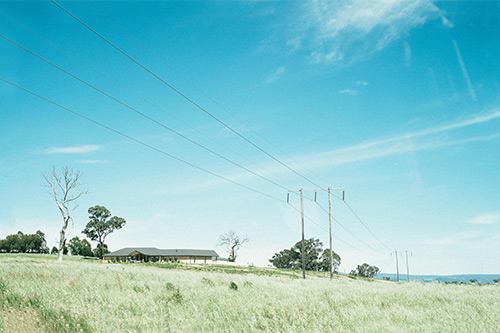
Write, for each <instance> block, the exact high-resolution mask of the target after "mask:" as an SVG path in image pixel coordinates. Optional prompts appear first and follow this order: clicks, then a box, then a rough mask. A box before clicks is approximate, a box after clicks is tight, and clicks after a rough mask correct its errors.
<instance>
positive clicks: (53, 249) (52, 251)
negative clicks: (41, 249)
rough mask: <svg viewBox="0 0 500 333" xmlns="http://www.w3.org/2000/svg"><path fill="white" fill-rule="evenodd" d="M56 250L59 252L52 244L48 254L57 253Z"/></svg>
mask: <svg viewBox="0 0 500 333" xmlns="http://www.w3.org/2000/svg"><path fill="white" fill-rule="evenodd" d="M57 252H59V250H58V249H57V247H55V246H53V247H52V250H50V254H57Z"/></svg>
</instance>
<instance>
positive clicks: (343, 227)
mask: <svg viewBox="0 0 500 333" xmlns="http://www.w3.org/2000/svg"><path fill="white" fill-rule="evenodd" d="M316 204H317V205H318V206H319V208H321V210H323V211H324V212H325V213H326V214H330V213H329V212H328V211H327V210H326V208H324V207H323V206H322V205H320V204H319V203H318V202H316ZM332 220H333V221H335V222H336V223H337V224H338V225H340V226H341V227H342V229H344V230H345V231H347V232H348V233H349V235H351V236H352V237H354V238H356V239H357V240H358V241H360V242H361V243H363V244H364V245H366V246H367V247H369V248H370V249H372V250H374V251H377V250H376V249H375V248H374V247H373V246H371V245H370V244H368V243H366V242H365V241H363V240H362V239H360V238H359V237H358V236H356V235H355V234H354V233H352V232H351V231H350V230H349V229H347V228H346V227H345V226H344V225H343V224H342V223H341V222H340V221H339V220H338V219H336V218H335V217H333V216H332Z"/></svg>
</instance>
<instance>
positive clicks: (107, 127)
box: [0, 77, 285, 203]
mask: <svg viewBox="0 0 500 333" xmlns="http://www.w3.org/2000/svg"><path fill="white" fill-rule="evenodd" d="M0 80H1V81H3V82H5V83H7V84H10V85H11V86H14V87H16V88H19V89H21V90H24V91H25V92H27V93H29V94H31V95H33V96H36V97H38V98H40V99H42V100H44V101H46V102H49V103H50V104H52V105H55V106H57V107H59V108H61V109H63V110H66V111H68V112H70V113H72V114H74V115H76V116H78V117H80V118H83V119H85V120H87V121H90V122H92V123H94V124H96V125H98V126H100V127H102V128H105V129H107V130H109V131H111V132H114V133H115V134H118V135H120V136H123V137H124V138H126V139H129V140H131V141H134V142H136V143H138V144H140V145H142V146H144V147H147V148H149V149H151V150H154V151H156V152H158V153H160V154H163V155H165V156H168V157H170V158H172V159H174V160H176V161H179V162H182V163H184V164H187V165H189V166H191V167H193V168H195V169H198V170H201V171H203V172H205V173H208V174H210V175H212V176H214V177H217V178H219V179H222V180H225V181H227V182H230V183H232V184H234V185H237V186H240V187H243V188H245V189H247V190H250V191H252V192H255V193H258V194H260V195H263V196H266V197H268V198H271V199H274V200H276V201H279V202H282V203H285V201H284V200H281V199H279V198H277V197H274V196H272V195H270V194H267V193H264V192H262V191H259V190H256V189H254V188H251V187H249V186H246V185H244V184H241V183H239V182H236V181H234V180H231V179H229V178H226V177H224V176H221V175H219V174H216V173H215V172H212V171H210V170H207V169H205V168H203V167H200V166H198V165H196V164H193V163H191V162H188V161H186V160H184V159H182V158H180V157H177V156H175V155H172V154H169V153H167V152H166V151H164V150H161V149H159V148H156V147H154V146H151V145H149V144H147V143H145V142H143V141H140V140H138V139H135V138H133V137H131V136H129V135H127V134H124V133H123V132H120V131H118V130H115V129H114V128H111V127H109V126H107V125H104V124H102V123H100V122H98V121H96V120H94V119H92V118H90V117H87V116H85V115H83V114H81V113H78V112H76V111H73V110H71V109H70V108H67V107H65V106H63V105H61V104H58V103H56V102H54V101H52V100H50V99H48V98H45V97H43V96H41V95H38V94H37V93H35V92H33V91H31V90H28V89H26V88H23V87H21V86H19V85H17V84H15V83H12V82H10V81H8V80H6V79H3V78H1V77H0Z"/></svg>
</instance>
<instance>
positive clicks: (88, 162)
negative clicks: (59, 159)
mask: <svg viewBox="0 0 500 333" xmlns="http://www.w3.org/2000/svg"><path fill="white" fill-rule="evenodd" d="M75 163H77V164H103V163H106V162H105V161H101V160H78V161H75Z"/></svg>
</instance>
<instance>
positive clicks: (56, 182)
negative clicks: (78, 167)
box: [43, 167, 87, 261]
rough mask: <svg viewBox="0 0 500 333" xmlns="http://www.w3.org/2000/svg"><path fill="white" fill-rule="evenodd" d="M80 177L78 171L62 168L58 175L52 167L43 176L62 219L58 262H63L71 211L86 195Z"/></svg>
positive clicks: (80, 174)
mask: <svg viewBox="0 0 500 333" xmlns="http://www.w3.org/2000/svg"><path fill="white" fill-rule="evenodd" d="M81 177H82V173H81V172H80V171H75V170H73V169H72V168H68V167H64V168H63V169H62V173H61V174H58V173H57V170H56V168H55V167H54V168H52V171H51V172H50V173H48V174H46V175H43V178H44V179H45V181H46V182H47V184H48V187H49V188H50V189H51V190H52V192H51V193H50V194H51V195H52V196H53V197H54V200H55V201H56V204H57V207H58V208H59V211H60V212H61V215H62V217H63V226H62V228H61V232H60V233H59V235H60V237H59V248H58V252H59V253H58V255H59V257H58V259H57V260H58V261H62V260H63V251H64V245H65V244H66V228H67V227H68V223H69V222H70V221H71V220H72V219H71V213H72V211H73V210H75V209H76V208H77V207H78V205H77V204H76V200H77V199H78V198H80V197H81V196H82V195H84V194H85V193H87V191H82V190H81V189H80V187H81V185H82V183H81V182H80V178H81Z"/></svg>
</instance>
